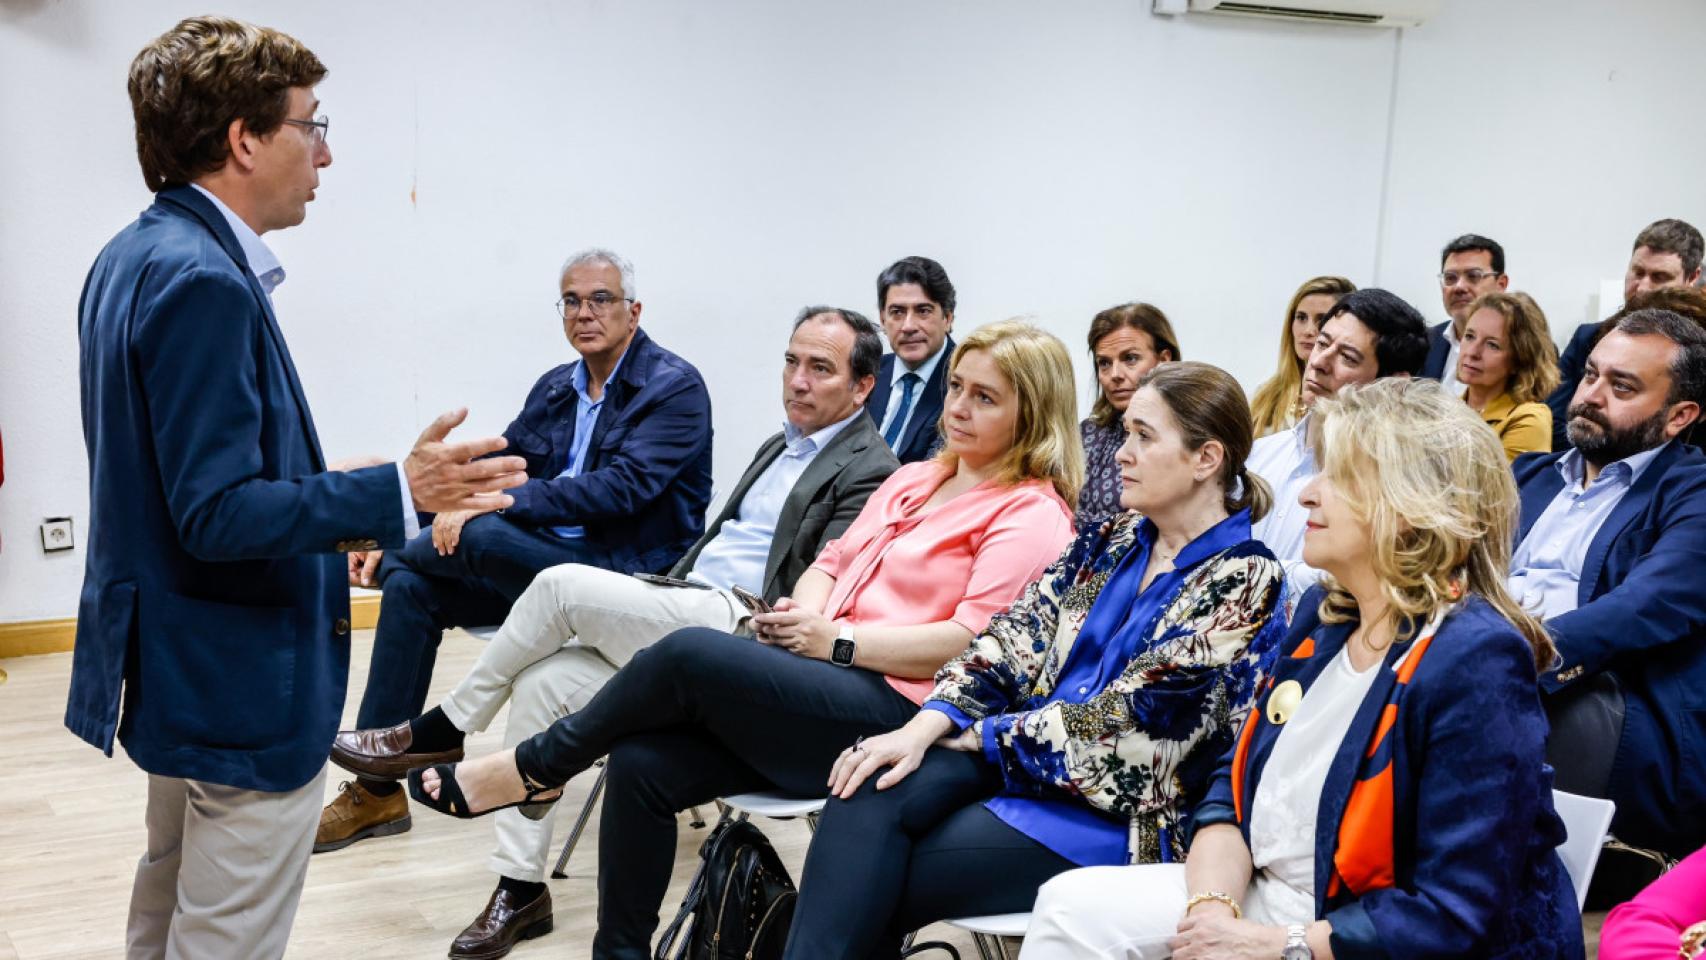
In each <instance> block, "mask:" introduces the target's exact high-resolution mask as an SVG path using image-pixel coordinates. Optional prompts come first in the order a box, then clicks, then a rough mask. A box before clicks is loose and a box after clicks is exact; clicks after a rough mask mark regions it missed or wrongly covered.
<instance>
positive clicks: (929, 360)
mask: <svg viewBox="0 0 1706 960" xmlns="http://www.w3.org/2000/svg"><path fill="white" fill-rule="evenodd" d="M947 352H948V340H947V338H946V337H944V338H943V339H942V345H941V346H940V347H937V348H936V352H935V353H932V354H931V355H930V356H928V357H925V358H924V362H923V363H921V364H919V365H918V366H917V367H916V368H914V367H908V366H907V365H906V361H904V360H902V359H901V358H900V355H899V354H896V355H895V358H894V369H893V370H892V371H890V374H889V405H888V409H887V410H885V411H883V422H882V423H880V424H878V425H877V432H878V433H880V434H882V435H883V436H885V437H886V436H888V435H889V427H891V426H893V425H894V418H895V415H896V414H898V413H900V396H901V393H902V392H903V391H904V390H905V388H904V387H902V386H901V385H900V378H902V377H904V376H906V375H907V374H909V373H915V374H917V375H918V386H916V387H913V388H912V406H911V407H910V408H909V409H908V410H907V411H906V419H905V420H902V421H901V427H900V432H899V433H897V434H895V436H897V437H901V438H904V437H905V436H906V431H907V430H909V429H911V427H912V421H913V418H914V417H915V416H917V414H918V401H920V400H922V399H923V398H924V387H925V385H926V384H928V383H929V382H930V378H931V377H933V376H935V375H936V368H937V367H938V366H941V364H942V356H943V355H944V354H946V353H947Z"/></svg>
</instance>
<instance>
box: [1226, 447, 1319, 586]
mask: <svg viewBox="0 0 1706 960" xmlns="http://www.w3.org/2000/svg"><path fill="white" fill-rule="evenodd" d="M1309 423H1310V417H1309V415H1308V414H1304V416H1303V419H1301V420H1299V421H1297V426H1295V427H1292V428H1291V429H1290V430H1285V431H1282V432H1280V433H1273V434H1269V435H1268V436H1265V437H1263V438H1261V439H1260V440H1257V441H1256V443H1255V446H1253V447H1251V448H1250V456H1249V457H1248V458H1247V459H1246V460H1245V461H1244V468H1245V469H1246V470H1248V471H1249V472H1250V473H1253V474H1255V475H1256V476H1258V477H1261V478H1262V479H1263V480H1266V481H1267V483H1268V487H1269V489H1271V490H1272V491H1273V494H1274V505H1273V509H1271V510H1269V511H1268V514H1267V516H1265V517H1263V518H1262V519H1260V520H1258V521H1256V522H1255V523H1252V524H1250V536H1251V537H1253V538H1255V539H1257V540H1260V541H1262V543H1264V544H1266V545H1267V548H1268V549H1269V550H1272V551H1273V553H1274V556H1275V557H1276V558H1277V559H1278V560H1279V562H1280V564H1281V565H1282V566H1284V567H1285V581H1286V613H1287V614H1290V613H1291V612H1292V610H1294V609H1295V608H1296V606H1297V601H1298V598H1299V597H1302V596H1303V594H1304V592H1305V591H1306V590H1308V589H1309V588H1310V587H1312V586H1314V585H1315V584H1316V583H1317V582H1318V581H1319V580H1320V579H1321V572H1320V571H1319V570H1316V569H1315V568H1314V567H1311V566H1310V565H1309V564H1307V563H1304V562H1303V531H1304V529H1305V527H1306V525H1307V523H1308V520H1309V511H1308V510H1307V509H1305V508H1304V507H1303V505H1302V504H1300V503H1298V502H1297V498H1298V495H1299V494H1301V493H1302V492H1303V488H1304V487H1305V486H1307V485H1308V484H1309V481H1311V480H1313V479H1315V473H1316V469H1315V454H1314V452H1313V451H1312V450H1311V449H1310V447H1309Z"/></svg>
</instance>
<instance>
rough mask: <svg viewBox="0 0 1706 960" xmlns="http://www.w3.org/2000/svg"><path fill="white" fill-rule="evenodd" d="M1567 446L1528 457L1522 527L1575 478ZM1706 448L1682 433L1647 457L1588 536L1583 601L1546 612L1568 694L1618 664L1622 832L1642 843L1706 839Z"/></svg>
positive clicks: (1554, 675) (1555, 674)
mask: <svg viewBox="0 0 1706 960" xmlns="http://www.w3.org/2000/svg"><path fill="white" fill-rule="evenodd" d="M1562 456H1563V454H1559V453H1533V454H1528V455H1526V456H1522V457H1518V458H1517V460H1516V463H1515V464H1514V466H1513V469H1514V470H1515V471H1516V482H1517V485H1518V486H1519V487H1520V488H1521V490H1522V530H1521V535H1522V536H1524V537H1526V536H1527V535H1528V531H1529V528H1531V527H1533V526H1534V522H1535V521H1536V520H1538V519H1539V518H1540V515H1541V514H1542V513H1544V512H1545V510H1546V506H1547V505H1548V504H1550V503H1551V502H1552V500H1553V498H1554V497H1556V496H1557V495H1558V491H1560V490H1562V489H1563V488H1564V478H1563V477H1562V476H1560V475H1559V473H1558V470H1557V468H1556V466H1555V464H1556V463H1557V462H1558V460H1559V459H1560V458H1561V457H1562ZM1703 571H1706V455H1702V454H1701V452H1700V451H1699V450H1698V449H1696V448H1694V447H1691V446H1687V445H1685V444H1682V443H1677V442H1675V441H1673V442H1671V443H1670V444H1669V445H1667V446H1666V447H1665V449H1664V450H1662V451H1661V452H1660V453H1659V454H1658V456H1657V457H1655V458H1654V459H1653V461H1652V462H1651V463H1650V464H1649V465H1648V466H1647V469H1646V471H1645V472H1643V473H1642V474H1641V477H1640V479H1639V480H1637V481H1636V483H1635V485H1634V487H1632V488H1631V489H1630V490H1629V492H1628V493H1627V494H1625V495H1624V497H1623V499H1622V500H1621V501H1620V502H1619V503H1618V504H1617V508H1616V509H1615V510H1613V511H1612V512H1611V516H1609V517H1607V518H1606V521H1605V523H1604V524H1602V525H1601V526H1600V528H1599V532H1598V533H1596V534H1595V535H1594V538H1593V540H1592V541H1591V542H1590V543H1589V545H1588V553H1587V559H1586V561H1585V562H1584V563H1583V564H1582V579H1581V585H1580V587H1579V591H1580V592H1579V593H1578V594H1577V603H1578V604H1579V606H1577V607H1576V609H1575V610H1572V611H1570V612H1569V613H1566V614H1561V615H1559V616H1556V617H1553V618H1552V619H1551V620H1548V621H1547V622H1546V629H1547V630H1548V631H1549V632H1550V633H1551V634H1552V639H1553V640H1554V642H1556V643H1557V645H1558V653H1559V655H1560V657H1561V658H1562V659H1561V661H1560V663H1559V664H1558V666H1557V667H1556V668H1555V669H1552V670H1549V671H1547V672H1546V673H1545V674H1542V675H1541V678H1540V685H1541V688H1542V689H1543V690H1545V691H1546V692H1548V693H1556V692H1557V691H1559V690H1562V689H1564V688H1565V687H1567V686H1569V685H1570V684H1571V683H1572V682H1574V681H1576V680H1579V679H1580V678H1582V677H1583V676H1587V675H1591V674H1594V673H1598V672H1600V671H1605V670H1608V671H1610V672H1611V673H1612V674H1614V675H1615V676H1616V677H1617V680H1618V683H1619V685H1620V686H1621V687H1622V690H1623V697H1624V718H1623V736H1622V739H1621V740H1620V741H1619V743H1618V746H1617V758H1616V761H1615V763H1614V764H1613V766H1612V774H1611V783H1612V797H1611V799H1612V800H1613V801H1615V802H1616V803H1617V818H1616V820H1614V821H1613V822H1612V830H1613V832H1615V833H1616V834H1617V836H1618V837H1620V838H1621V839H1623V840H1626V841H1628V842H1629V843H1633V844H1636V845H1637V846H1643V847H1653V848H1657V849H1661V850H1676V851H1684V850H1693V849H1694V848H1696V847H1699V846H1702V845H1706V588H1703V587H1702V583H1703V581H1702V577H1703V576H1706V573H1703Z"/></svg>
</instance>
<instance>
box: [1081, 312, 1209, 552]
mask: <svg viewBox="0 0 1706 960" xmlns="http://www.w3.org/2000/svg"><path fill="white" fill-rule="evenodd" d="M1088 339H1089V341H1090V360H1091V362H1093V363H1094V364H1095V365H1096V400H1095V405H1094V406H1092V407H1091V408H1090V415H1089V416H1088V417H1085V418H1084V420H1083V422H1081V423H1080V424H1078V436H1079V439H1080V440H1082V441H1083V443H1084V469H1085V474H1084V488H1083V489H1082V490H1080V491H1079V493H1078V518H1077V523H1078V529H1079V531H1080V532H1082V531H1085V530H1089V529H1091V528H1093V527H1099V526H1101V525H1102V524H1103V523H1105V522H1107V520H1108V518H1109V517H1112V516H1113V515H1114V514H1116V513H1119V512H1120V511H1121V510H1122V509H1124V508H1123V507H1122V506H1121V505H1120V493H1121V489H1122V487H1123V485H1122V484H1121V483H1120V465H1119V464H1118V463H1116V462H1115V460H1114V456H1115V454H1117V453H1119V449H1120V445H1121V444H1123V443H1124V442H1125V425H1124V424H1123V423H1121V421H1120V418H1121V417H1122V416H1123V415H1124V414H1125V408H1126V405H1127V404H1129V403H1131V397H1132V394H1133V393H1136V392H1137V382H1138V381H1139V380H1141V379H1143V375H1144V374H1146V373H1148V372H1149V371H1151V370H1153V369H1155V365H1156V364H1158V363H1165V362H1166V361H1168V360H1180V359H1183V358H1182V357H1180V356H1179V338H1178V337H1177V336H1174V334H1173V325H1172V324H1171V323H1168V322H1167V315H1166V314H1164V313H1162V312H1161V311H1160V310H1157V309H1156V308H1154V307H1152V306H1150V305H1149V304H1147V303H1122V304H1120V305H1119V306H1117V307H1109V308H1108V309H1106V310H1103V311H1102V312H1101V313H1098V314H1096V317H1095V319H1093V320H1091V321H1090V336H1089V338H1088Z"/></svg>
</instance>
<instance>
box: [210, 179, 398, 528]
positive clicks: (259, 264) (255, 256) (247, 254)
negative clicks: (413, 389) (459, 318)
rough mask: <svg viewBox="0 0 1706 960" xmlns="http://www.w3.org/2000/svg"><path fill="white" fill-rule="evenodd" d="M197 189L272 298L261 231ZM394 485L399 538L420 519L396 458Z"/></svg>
mask: <svg viewBox="0 0 1706 960" xmlns="http://www.w3.org/2000/svg"><path fill="white" fill-rule="evenodd" d="M190 186H192V187H194V188H195V189H196V191H197V192H198V193H200V194H201V195H202V196H204V197H206V198H207V199H208V200H210V201H212V202H213V206H214V209H216V210H218V211H219V213H220V215H221V216H223V217H224V218H225V224H226V226H229V227H230V228H231V232H232V233H233V234H235V235H236V236H237V246H239V247H242V248H243V258H244V259H245V260H248V261H249V272H250V273H252V274H254V277H255V280H256V281H257V282H259V283H260V285H261V289H262V290H263V291H265V292H266V295H267V300H268V301H271V300H272V292H273V291H274V290H277V289H278V285H279V284H281V283H283V282H284V264H282V263H280V262H279V259H278V254H276V253H273V252H272V248H271V247H269V246H267V244H266V241H265V240H262V239H261V235H260V234H258V233H256V232H255V231H254V230H252V229H250V227H249V225H248V224H247V223H244V222H243V218H242V217H239V216H237V214H236V213H235V212H234V211H233V210H232V209H231V208H230V207H228V206H226V205H225V201H223V200H221V199H219V198H218V197H217V196H214V194H213V191H211V190H209V189H207V188H206V187H204V186H202V185H201V184H199V183H192V184H190ZM397 486H398V487H399V488H400V489H401V490H402V491H403V539H405V540H413V539H414V538H415V537H417V536H419V535H420V532H421V523H420V520H419V518H417V517H416V516H415V499H414V496H413V495H412V494H411V493H410V492H409V477H408V474H406V473H404V472H403V461H402V460H398V461H397Z"/></svg>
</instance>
